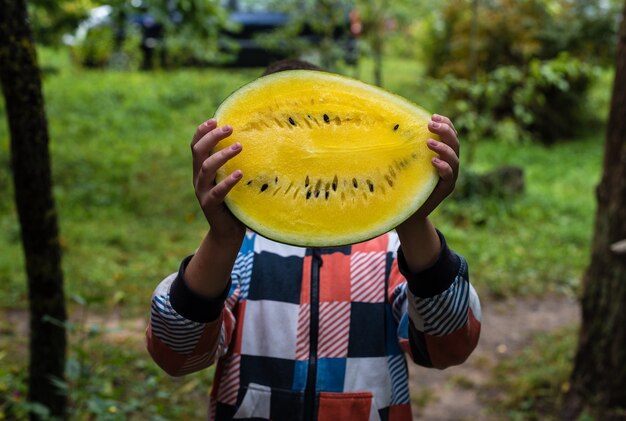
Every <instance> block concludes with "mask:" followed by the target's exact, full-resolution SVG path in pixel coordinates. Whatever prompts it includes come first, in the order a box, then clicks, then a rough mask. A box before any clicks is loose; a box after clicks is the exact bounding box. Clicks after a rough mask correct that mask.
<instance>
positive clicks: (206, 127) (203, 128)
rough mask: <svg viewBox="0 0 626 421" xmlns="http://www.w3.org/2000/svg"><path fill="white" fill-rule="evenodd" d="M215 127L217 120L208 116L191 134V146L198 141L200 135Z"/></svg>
mask: <svg viewBox="0 0 626 421" xmlns="http://www.w3.org/2000/svg"><path fill="white" fill-rule="evenodd" d="M216 127H217V120H215V119H214V118H210V119H208V120H207V121H205V122H204V123H202V124H200V125H199V126H198V128H197V129H196V132H195V133H194V134H193V138H192V139H191V146H192V147H193V145H195V144H196V142H198V140H200V139H201V138H202V136H204V135H205V134H207V133H208V132H210V131H211V130H213V129H215V128H216Z"/></svg>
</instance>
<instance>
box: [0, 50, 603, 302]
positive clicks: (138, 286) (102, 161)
mask: <svg viewBox="0 0 626 421" xmlns="http://www.w3.org/2000/svg"><path fill="white" fill-rule="evenodd" d="M46 60H48V62H50V63H52V65H54V66H57V67H58V68H59V69H60V71H58V72H56V73H50V74H47V76H46V79H45V98H46V105H47V114H48V119H49V125H50V135H51V151H52V160H53V162H52V164H53V171H54V180H55V190H54V193H55V197H56V200H57V207H58V212H59V217H60V225H61V238H62V244H63V249H64V255H63V264H64V272H65V279H66V284H67V293H68V295H78V296H80V297H82V298H83V299H85V300H87V302H89V303H90V305H91V306H94V305H101V308H102V309H103V310H105V311H106V310H107V309H110V308H111V306H113V305H123V306H124V308H125V310H126V311H128V312H130V313H142V312H145V307H146V302H147V301H148V299H149V296H150V292H151V291H152V289H153V287H154V285H155V284H156V283H157V282H158V281H159V280H160V279H161V278H162V277H163V276H164V275H166V274H168V273H169V272H172V271H174V270H176V268H177V265H178V262H179V260H180V259H181V258H182V257H184V256H185V255H187V254H189V253H191V252H193V250H194V249H195V247H197V245H198V244H199V241H200V239H201V237H202V235H203V234H204V232H205V231H206V228H207V225H206V222H205V221H204V219H203V217H202V214H201V213H200V211H199V208H198V206H197V204H196V202H195V198H194V195H193V189H192V186H191V182H190V153H189V142H190V137H191V135H192V134H193V132H194V130H195V127H196V125H197V124H198V123H200V122H202V121H203V119H205V118H207V117H210V116H211V115H212V113H213V111H214V110H215V108H216V107H217V105H218V104H219V103H220V102H221V101H222V100H223V99H224V98H225V97H226V96H227V95H228V94H229V93H230V92H231V91H233V90H234V89H236V88H237V87H238V86H240V85H242V84H243V83H245V82H247V81H249V80H251V79H252V78H254V77H256V76H257V75H258V74H259V69H251V70H250V69H249V70H236V71H233V70H230V69H202V70H181V71H175V72H170V73H165V72H156V73H139V72H112V71H111V72H103V71H80V70H76V69H73V68H72V67H70V66H67V65H64V64H63V61H62V56H61V58H59V55H58V54H57V55H51V54H49V53H48V55H44V56H43V61H44V64H45V63H46ZM405 64H406V65H404V66H403V65H402V62H401V61H400V60H399V59H394V60H392V61H391V62H390V63H387V68H388V69H389V68H394V69H396V68H397V69H403V70H402V71H398V72H395V71H393V72H392V71H388V72H387V74H386V75H387V77H386V80H387V82H386V86H387V87H388V89H390V90H392V91H395V92H398V93H402V94H404V95H407V96H409V97H410V98H412V99H414V100H415V101H416V102H419V103H430V104H434V103H436V102H437V100H436V98H435V99H433V98H432V95H433V92H432V91H429V90H428V89H425V90H424V91H423V92H427V93H428V92H430V93H429V95H431V99H427V98H428V97H427V96H425V95H422V98H419V97H416V96H417V95H420V94H419V92H420V89H419V86H420V84H419V83H418V81H417V76H416V74H419V66H418V65H416V64H410V63H408V62H406V63H405ZM361 73H363V74H364V75H363V76H364V79H366V80H367V79H368V77H366V76H367V74H370V73H369V68H368V64H367V63H366V64H365V65H364V66H363V68H362V69H361ZM411 80H414V81H415V83H414V85H415V86H416V87H415V88H412V89H409V88H408V87H409V86H410V85H411ZM602 139H603V136H602V133H600V132H598V133H595V134H593V135H591V136H588V137H587V138H584V139H580V140H577V141H575V142H572V141H570V142H566V143H565V142H564V143H561V144H558V145H556V146H554V147H552V148H549V149H548V148H545V147H542V146H538V145H535V144H518V145H515V144H513V145H510V144H501V143H497V142H493V141H485V142H484V143H483V144H480V145H478V146H477V152H476V162H475V163H473V165H472V169H473V170H477V171H481V170H487V169H490V168H493V167H495V166H498V165H503V164H515V165H519V166H521V167H523V168H524V170H525V172H526V182H527V192H526V194H525V195H524V196H523V197H521V198H519V199H515V200H510V201H507V202H504V203H501V202H499V201H497V200H493V199H489V198H487V199H484V200H473V201H471V202H469V203H455V202H454V201H450V200H449V201H447V202H445V203H444V205H442V206H441V208H440V210H439V211H438V213H437V214H436V215H435V216H434V220H435V221H436V223H437V225H438V226H440V227H441V228H442V230H443V231H444V232H445V233H446V235H447V236H448V237H449V238H450V244H451V245H452V246H453V247H454V248H455V249H457V250H458V251H459V252H461V253H463V254H465V255H466V256H467V257H468V260H469V262H470V266H471V270H472V275H473V281H474V283H475V284H476V285H477V286H478V287H479V288H481V289H485V290H488V291H490V292H493V293H495V294H528V293H532V294H542V293H544V292H547V291H552V290H561V289H563V288H565V289H568V290H571V289H572V288H575V287H576V286H577V284H578V279H579V278H580V274H581V271H582V269H583V268H584V266H585V264H586V261H587V254H588V252H587V249H588V248H589V247H588V246H589V241H590V233H591V227H592V217H593V208H594V199H593V188H594V185H595V183H596V182H597V180H598V175H599V170H600V156H601V149H602ZM8 144H9V139H8V133H7V128H6V122H5V119H3V120H2V121H1V122H0V191H2V192H3V194H2V195H1V196H0V247H1V248H2V250H3V253H2V254H0V307H24V306H25V305H26V288H25V285H26V279H25V274H24V268H23V258H22V253H21V249H20V236H19V229H18V224H17V218H16V215H15V209H14V206H13V201H12V185H11V181H10V172H9V163H8V162H9V158H8V156H9V150H8V148H9V146H8ZM466 169H467V168H466V167H463V170H466Z"/></svg>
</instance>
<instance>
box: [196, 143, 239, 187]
mask: <svg viewBox="0 0 626 421" xmlns="http://www.w3.org/2000/svg"><path fill="white" fill-rule="evenodd" d="M239 152H241V143H239V142H237V143H234V144H232V145H230V146H229V147H228V148H226V149H222V150H221V151H219V152H217V153H215V154H213V155H211V156H209V157H208V158H207V159H205V160H204V162H203V163H202V165H201V166H200V170H199V172H198V176H197V179H196V190H198V191H207V190H210V189H211V188H212V187H213V185H214V182H215V175H216V174H217V170H219V169H220V168H221V167H222V166H223V165H224V164H225V163H226V162H228V160H229V159H231V158H233V157H234V156H236V155H237V154H239Z"/></svg>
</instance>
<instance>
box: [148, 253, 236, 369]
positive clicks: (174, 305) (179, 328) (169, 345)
mask: <svg viewBox="0 0 626 421" xmlns="http://www.w3.org/2000/svg"><path fill="white" fill-rule="evenodd" d="M190 259H191V257H188V258H186V259H185V260H183V262H182V264H181V266H180V269H179V271H178V273H173V274H172V275H170V276H168V277H167V278H165V279H164V280H163V281H161V283H160V284H159V285H158V286H157V288H156V290H155V291H154V293H153V295H152V310H151V313H150V322H149V324H148V328H147V330H146V341H147V348H148V352H149V353H150V355H151V356H152V358H153V359H154V361H155V362H156V363H157V364H158V365H159V366H160V367H161V368H162V369H163V370H165V371H166V372H167V373H168V374H170V375H172V376H182V375H185V374H188V373H192V372H195V371H198V370H201V369H203V368H206V367H208V366H210V365H211V364H213V363H214V362H215V360H216V359H217V358H219V357H220V356H222V355H224V354H225V353H226V351H227V349H228V346H229V344H230V340H231V338H232V335H233V331H234V329H235V316H234V306H235V305H236V303H237V298H238V295H239V289H238V287H237V285H236V283H232V282H231V283H229V285H228V286H227V287H226V289H225V290H224V292H223V293H222V295H221V296H220V297H218V298H216V299H206V298H204V297H202V296H199V295H197V294H195V293H194V292H193V291H191V290H190V289H189V288H188V287H187V284H186V282H185V278H184V273H185V268H186V266H187V263H188V262H189V260H190Z"/></svg>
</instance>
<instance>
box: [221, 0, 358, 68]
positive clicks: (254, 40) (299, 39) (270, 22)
mask: <svg viewBox="0 0 626 421" xmlns="http://www.w3.org/2000/svg"><path fill="white" fill-rule="evenodd" d="M292 3H293V4H290V5H289V6H290V7H289V9H286V8H285V6H284V4H283V7H282V8H283V10H289V11H279V10H276V9H274V8H272V7H271V6H270V5H269V4H264V2H263V1H250V0H229V1H227V2H226V4H225V5H224V6H225V7H226V10H227V11H228V28H227V29H225V30H224V31H223V37H222V39H221V42H220V48H221V49H223V50H225V51H227V52H229V53H230V55H231V61H230V62H229V63H228V65H234V66H266V65H267V64H269V63H271V62H272V61H275V60H278V59H283V58H287V57H300V56H301V55H302V51H301V50H300V49H299V48H298V46H302V45H308V46H309V47H310V46H319V45H320V43H321V40H322V35H320V34H319V33H316V31H314V30H313V28H312V27H311V25H309V24H307V23H306V22H304V23H303V22H296V20H297V19H301V18H302V16H298V13H299V10H300V8H299V7H298V4H297V2H292ZM349 12H350V11H349V10H346V13H345V18H344V19H343V20H342V21H341V22H339V23H338V25H337V26H336V27H335V28H334V30H333V31H332V38H333V43H334V45H335V46H336V47H337V48H338V49H340V50H341V56H342V58H343V60H345V62H346V63H348V64H355V63H356V61H357V58H358V52H357V38H356V34H354V33H352V32H351V28H352V27H353V22H351V16H354V15H352V14H350V13H349ZM289 25H297V26H298V28H297V29H298V30H297V32H296V33H293V28H288V26H289ZM289 29H292V30H291V31H290V30H289ZM281 31H284V32H283V33H286V34H288V35H286V36H293V37H295V39H293V38H290V39H284V38H283V39H274V40H273V41H272V42H268V41H267V38H264V37H266V36H267V35H269V34H272V33H273V34H274V35H275V36H274V38H280V36H281Z"/></svg>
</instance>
